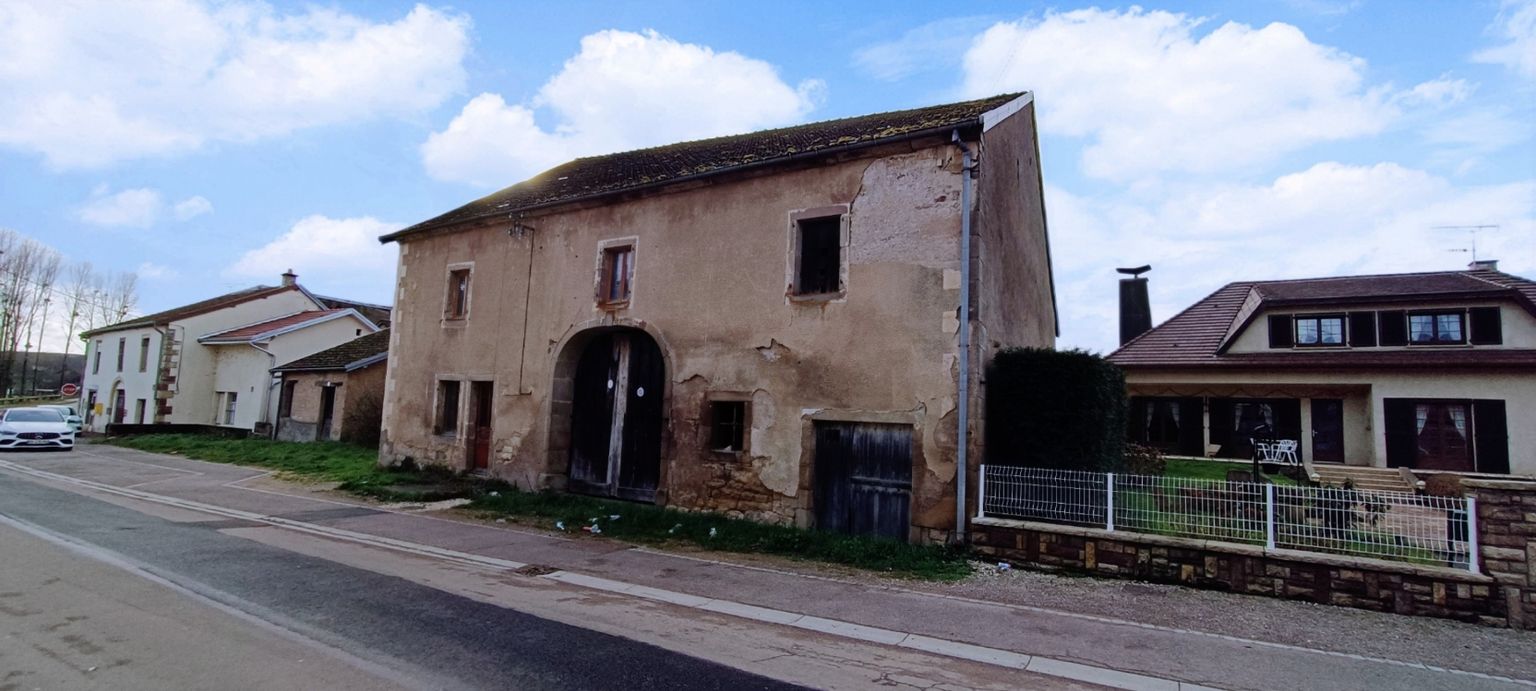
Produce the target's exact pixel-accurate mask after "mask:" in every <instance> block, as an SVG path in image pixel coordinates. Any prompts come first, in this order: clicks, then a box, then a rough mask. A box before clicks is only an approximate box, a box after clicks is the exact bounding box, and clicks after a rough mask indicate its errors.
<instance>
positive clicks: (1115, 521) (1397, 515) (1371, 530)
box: [981, 465, 1477, 570]
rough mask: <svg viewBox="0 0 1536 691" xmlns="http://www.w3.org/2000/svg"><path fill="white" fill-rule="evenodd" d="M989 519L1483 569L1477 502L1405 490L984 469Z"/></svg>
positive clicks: (984, 496) (983, 507)
mask: <svg viewBox="0 0 1536 691" xmlns="http://www.w3.org/2000/svg"><path fill="white" fill-rule="evenodd" d="M981 485H982V487H981V489H982V496H981V515H982V516H983V517H996V518H1016V519H1024V520H1032V521H1044V522H1049V523H1065V524H1072V525H1084V526H1092V527H1099V528H1105V529H1107V530H1127V531H1135V532H1143V533H1154V534H1158V535H1170V536H1175V537H1187V538H1195V539H1203V540H1219V541H1226V542H1239V543H1247V544H1259V545H1266V546H1268V547H1270V548H1287V549H1300V550H1310V551H1314V552H1328V553H1333V554H1347V555H1356V556H1363V557H1374V558H1377V559H1390V560H1396V561H1406V562H1412V563H1418V564H1424V565H1434V566H1453V567H1458V568H1468V569H1474V570H1475V564H1476V561H1477V560H1476V553H1475V550H1476V546H1475V544H1473V543H1474V541H1471V540H1468V536H1469V535H1471V534H1473V533H1474V532H1475V527H1474V526H1473V524H1472V522H1471V521H1472V520H1473V519H1470V518H1469V517H1470V516H1471V513H1470V512H1469V508H1470V503H1471V502H1470V501H1469V500H1468V499H1465V498H1462V497H1431V496H1424V495H1418V494H1411V493H1407V492H1375V491H1366V490H1358V489H1347V488H1335V487H1294V486H1283V485H1276V484H1271V483H1267V482H1236V481H1221V480H1204V479H1196V478H1181V477H1165V476H1158V475H1125V474H1118V473H1089V472H1082V471H1074V470H1052V469H1045V468H1022V467H1012V466H995V465H987V466H983V467H982V482H981Z"/></svg>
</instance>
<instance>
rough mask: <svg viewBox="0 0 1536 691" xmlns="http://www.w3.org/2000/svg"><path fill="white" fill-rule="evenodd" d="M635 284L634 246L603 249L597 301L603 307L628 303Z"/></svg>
mask: <svg viewBox="0 0 1536 691" xmlns="http://www.w3.org/2000/svg"><path fill="white" fill-rule="evenodd" d="M634 282H635V246H634V245H614V246H612V247H605V248H603V265H602V271H601V275H600V276H598V284H597V286H598V287H597V301H598V302H599V303H600V304H604V305H619V304H623V303H626V302H629V297H630V295H631V293H632V292H633V290H634Z"/></svg>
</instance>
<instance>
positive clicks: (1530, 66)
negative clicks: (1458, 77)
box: [1472, 0, 1536, 79]
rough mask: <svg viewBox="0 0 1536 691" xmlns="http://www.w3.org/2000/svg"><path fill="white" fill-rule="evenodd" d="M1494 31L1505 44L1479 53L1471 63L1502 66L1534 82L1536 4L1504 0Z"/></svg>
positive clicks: (1533, 1) (1517, 0)
mask: <svg viewBox="0 0 1536 691" xmlns="http://www.w3.org/2000/svg"><path fill="white" fill-rule="evenodd" d="M1493 30H1494V32H1495V33H1497V34H1498V35H1499V38H1500V39H1502V40H1503V41H1504V43H1503V44H1502V45H1499V46H1496V47H1493V48H1489V49H1487V50H1483V51H1480V52H1478V53H1477V54H1475V55H1473V56H1472V59H1473V60H1476V61H1478V62H1489V63H1495V64H1500V65H1504V66H1505V67H1508V68H1509V69H1511V70H1514V71H1515V72H1516V73H1518V74H1521V75H1524V76H1525V77H1527V78H1530V79H1536V0H1505V1H1504V4H1503V6H1502V7H1501V8H1500V10H1499V19H1498V21H1497V22H1496V23H1495V25H1494V27H1493Z"/></svg>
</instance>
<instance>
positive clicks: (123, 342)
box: [117, 336, 128, 372]
mask: <svg viewBox="0 0 1536 691" xmlns="http://www.w3.org/2000/svg"><path fill="white" fill-rule="evenodd" d="M126 350H128V337H126V336H124V337H123V338H119V339H117V371H119V372H121V371H123V353H124V351H126Z"/></svg>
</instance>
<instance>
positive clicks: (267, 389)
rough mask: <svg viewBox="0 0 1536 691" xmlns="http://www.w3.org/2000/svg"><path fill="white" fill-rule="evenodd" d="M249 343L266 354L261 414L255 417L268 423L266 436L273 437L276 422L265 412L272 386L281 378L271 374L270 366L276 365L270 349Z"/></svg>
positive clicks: (275, 358)
mask: <svg viewBox="0 0 1536 691" xmlns="http://www.w3.org/2000/svg"><path fill="white" fill-rule="evenodd" d="M249 345H250V346H251V347H252V348H255V349H256V350H259V351H261V352H262V353H265V354H266V356H267V385H266V386H265V387H262V389H261V416H260V418H259V419H257V422H258V423H266V424H267V425H268V426H267V438H269V439H271V438H275V437H276V436H277V423H275V422H271V421H269V420H268V419H267V417H268V416H267V413H268V407H269V406H271V405H272V389H273V387H275V386H277V383H278V382H281V381H282V378H280V377H273V376H272V368H273V367H276V366H277V355H275V354H273V353H272V351H270V350H267V349H266V348H263V347H261V346H259V345H256V344H255V343H251V344H249Z"/></svg>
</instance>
